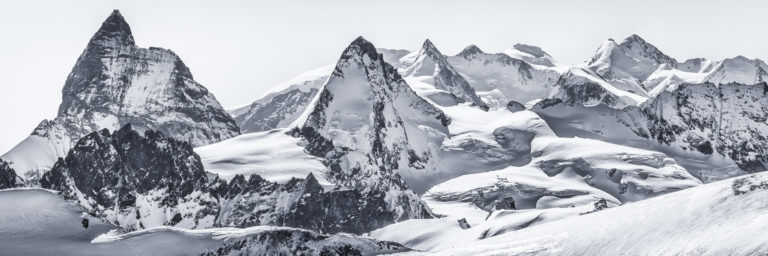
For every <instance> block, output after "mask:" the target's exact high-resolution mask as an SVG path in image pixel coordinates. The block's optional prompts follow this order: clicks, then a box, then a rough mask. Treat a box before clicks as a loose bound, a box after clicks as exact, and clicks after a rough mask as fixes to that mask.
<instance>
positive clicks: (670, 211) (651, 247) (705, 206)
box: [411, 173, 768, 255]
mask: <svg viewBox="0 0 768 256" xmlns="http://www.w3.org/2000/svg"><path fill="white" fill-rule="evenodd" d="M767 206H768V174H766V173H761V174H753V175H750V176H744V177H739V178H732V179H728V180H723V181H719V182H715V183H711V184H707V185H702V186H698V187H695V188H691V189H687V190H683V191H679V192H675V193H670V194H667V195H663V196H659V197H655V198H652V199H648V200H643V201H640V202H635V203H631V204H626V205H624V206H620V207H615V208H611V209H607V210H604V211H600V212H596V213H592V214H587V215H582V216H577V217H572V218H567V219H563V220H559V221H554V222H550V223H546V224H542V225H538V226H534V227H530V228H526V229H522V230H519V231H514V232H508V233H506V234H502V235H499V236H495V237H491V238H488V239H484V240H475V241H474V242H465V243H456V244H454V245H453V246H452V247H451V248H447V249H445V250H442V251H440V252H437V253H436V254H437V255H628V254H629V252H631V254H630V255H765V254H766V253H768V236H764V235H762V234H764V233H765V230H766V228H768V207H767ZM425 226H426V225H425ZM411 227H413V229H414V230H416V229H417V228H416V227H414V226H413V225H412V226H411ZM444 232H453V231H452V230H450V229H445V231H444ZM419 254H428V253H419Z"/></svg>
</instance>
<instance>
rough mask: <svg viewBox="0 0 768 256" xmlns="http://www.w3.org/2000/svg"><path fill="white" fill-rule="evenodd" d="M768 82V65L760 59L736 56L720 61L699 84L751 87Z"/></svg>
mask: <svg viewBox="0 0 768 256" xmlns="http://www.w3.org/2000/svg"><path fill="white" fill-rule="evenodd" d="M765 81H768V64H766V63H765V62H764V61H762V60H760V59H748V58H746V57H744V56H737V57H734V58H729V59H725V60H723V61H721V62H720V63H719V64H718V65H717V66H715V67H714V68H713V70H712V71H711V72H709V73H708V74H707V76H706V77H705V78H704V79H703V80H701V81H700V82H711V83H714V84H727V83H738V84H746V85H753V84H757V83H761V82H765Z"/></svg>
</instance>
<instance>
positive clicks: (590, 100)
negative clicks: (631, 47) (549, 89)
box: [551, 71, 624, 106]
mask: <svg viewBox="0 0 768 256" xmlns="http://www.w3.org/2000/svg"><path fill="white" fill-rule="evenodd" d="M579 78H580V77H578V76H576V75H575V74H573V73H572V72H570V71H569V72H568V73H566V74H564V75H562V76H561V77H560V79H558V81H557V83H556V86H557V87H556V88H557V89H556V90H555V91H554V92H553V93H552V95H551V98H553V99H560V100H562V101H563V102H564V103H566V104H569V105H583V106H592V105H597V104H605V105H608V106H621V105H623V104H624V103H623V102H622V101H621V100H620V99H619V97H618V96H616V95H614V94H612V93H610V92H608V91H607V90H606V89H605V88H604V87H603V86H601V85H600V84H597V83H595V82H593V81H589V80H587V79H579Z"/></svg>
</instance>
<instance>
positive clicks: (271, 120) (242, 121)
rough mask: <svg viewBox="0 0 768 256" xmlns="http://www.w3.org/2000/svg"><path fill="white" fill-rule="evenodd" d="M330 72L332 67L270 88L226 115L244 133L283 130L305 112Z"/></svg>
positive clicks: (306, 73)
mask: <svg viewBox="0 0 768 256" xmlns="http://www.w3.org/2000/svg"><path fill="white" fill-rule="evenodd" d="M331 71H333V65H327V66H323V67H320V68H317V69H314V70H310V71H307V72H305V73H302V74H300V75H299V76H297V77H295V78H293V79H291V80H289V81H286V82H284V83H281V84H279V85H277V86H275V87H272V88H270V89H269V91H267V92H266V93H264V95H263V96H261V97H260V98H259V99H257V100H255V101H254V102H253V103H251V104H248V105H246V106H242V107H238V108H235V109H232V110H229V113H230V114H231V115H232V116H233V117H234V119H235V121H236V122H237V125H238V126H239V127H240V130H241V131H242V132H243V133H250V132H259V131H267V130H271V129H276V128H285V127H287V126H288V125H289V124H291V123H292V122H293V121H295V120H296V118H298V116H299V115H301V113H302V112H304V110H305V109H306V108H307V106H308V104H309V102H310V101H311V99H312V98H314V97H315V95H316V94H317V92H318V89H319V88H320V87H321V86H322V85H323V83H325V81H326V80H328V75H329V74H330V73H331Z"/></svg>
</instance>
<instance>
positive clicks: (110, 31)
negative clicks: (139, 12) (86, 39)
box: [91, 10, 136, 45]
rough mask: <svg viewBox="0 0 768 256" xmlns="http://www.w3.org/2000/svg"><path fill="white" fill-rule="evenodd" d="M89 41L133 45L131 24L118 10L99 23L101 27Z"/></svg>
mask: <svg viewBox="0 0 768 256" xmlns="http://www.w3.org/2000/svg"><path fill="white" fill-rule="evenodd" d="M91 43H100V44H103V45H135V44H136V43H135V41H134V40H133V34H132V33H131V26H129V25H128V22H126V21H125V18H123V15H122V14H120V11H119V10H114V11H112V14H110V15H109V17H108V18H107V19H106V20H105V21H104V23H102V24H101V28H99V30H98V31H96V34H94V35H93V38H91Z"/></svg>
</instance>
